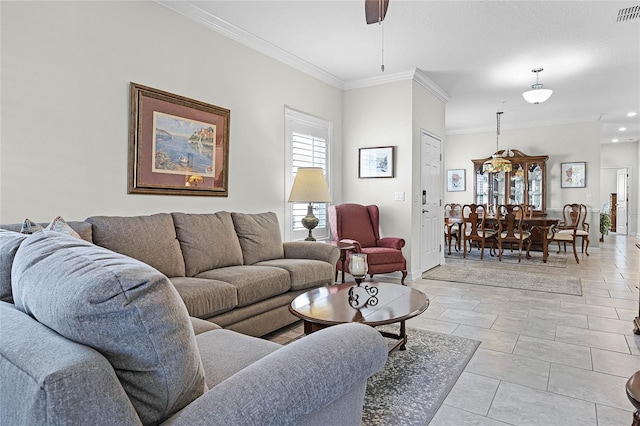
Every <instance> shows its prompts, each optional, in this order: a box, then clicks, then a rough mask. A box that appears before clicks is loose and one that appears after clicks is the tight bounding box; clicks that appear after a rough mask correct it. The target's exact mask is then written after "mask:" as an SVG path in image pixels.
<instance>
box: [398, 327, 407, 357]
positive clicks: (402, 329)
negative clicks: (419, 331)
mask: <svg viewBox="0 0 640 426" xmlns="http://www.w3.org/2000/svg"><path fill="white" fill-rule="evenodd" d="M399 337H400V341H401V342H402V343H401V344H400V350H401V351H405V350H407V346H406V345H407V328H406V327H405V325H404V321H400V336H399Z"/></svg>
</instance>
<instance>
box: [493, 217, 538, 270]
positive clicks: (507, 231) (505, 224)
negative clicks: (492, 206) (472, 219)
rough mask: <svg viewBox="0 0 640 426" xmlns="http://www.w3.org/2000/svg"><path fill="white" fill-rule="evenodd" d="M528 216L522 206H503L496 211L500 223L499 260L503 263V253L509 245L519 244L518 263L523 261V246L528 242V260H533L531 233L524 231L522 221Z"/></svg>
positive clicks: (498, 235) (498, 236) (498, 238)
mask: <svg viewBox="0 0 640 426" xmlns="http://www.w3.org/2000/svg"><path fill="white" fill-rule="evenodd" d="M524 216H526V210H525V207H524V206H523V205H522V204H501V205H499V206H498V208H497V210H496V219H497V221H498V234H497V237H496V239H497V240H498V260H499V261H502V252H503V250H504V245H505V244H507V243H510V244H512V245H513V244H514V243H517V244H518V262H520V261H521V260H522V246H523V244H524V242H525V241H526V242H527V254H526V256H527V259H530V258H531V255H530V254H529V252H530V250H531V232H529V231H525V230H523V229H522V220H523V217H524Z"/></svg>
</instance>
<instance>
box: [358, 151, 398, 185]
mask: <svg viewBox="0 0 640 426" xmlns="http://www.w3.org/2000/svg"><path fill="white" fill-rule="evenodd" d="M395 149H396V147H395V146H379V147H376V148H360V149H359V150H358V177H359V178H392V177H395V170H394V154H395Z"/></svg>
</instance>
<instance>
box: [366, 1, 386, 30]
mask: <svg viewBox="0 0 640 426" xmlns="http://www.w3.org/2000/svg"><path fill="white" fill-rule="evenodd" d="M387 8H389V0H364V14H365V17H366V18H367V24H375V23H377V22H378V21H380V22H382V21H384V17H385V16H386V15H387Z"/></svg>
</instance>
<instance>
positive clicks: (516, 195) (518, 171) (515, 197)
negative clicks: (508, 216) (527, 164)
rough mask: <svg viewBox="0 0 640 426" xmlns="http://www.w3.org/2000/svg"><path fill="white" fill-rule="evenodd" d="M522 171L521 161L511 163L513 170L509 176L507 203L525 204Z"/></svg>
mask: <svg viewBox="0 0 640 426" xmlns="http://www.w3.org/2000/svg"><path fill="white" fill-rule="evenodd" d="M524 171H525V169H524V166H523V165H522V164H521V163H514V164H513V171H512V172H511V173H510V177H509V204H525V201H524V193H525V186H524V183H525V180H524Z"/></svg>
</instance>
